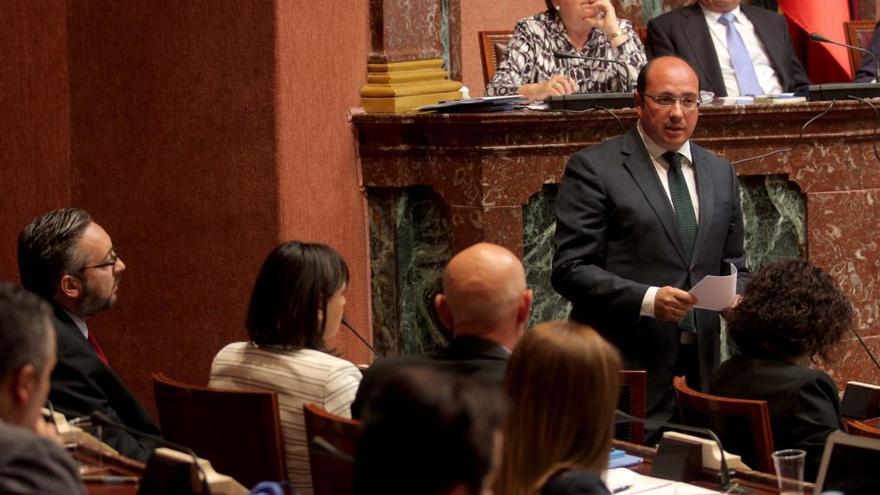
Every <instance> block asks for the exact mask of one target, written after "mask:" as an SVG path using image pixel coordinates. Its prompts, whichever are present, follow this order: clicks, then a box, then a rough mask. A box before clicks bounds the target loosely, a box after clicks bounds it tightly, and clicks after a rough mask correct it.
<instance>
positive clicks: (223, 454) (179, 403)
mask: <svg viewBox="0 0 880 495" xmlns="http://www.w3.org/2000/svg"><path fill="white" fill-rule="evenodd" d="M153 387H154V388H155V391H156V406H157V407H158V409H159V423H160V425H161V427H162V433H163V435H164V436H165V438H167V439H168V440H170V441H172V442H175V443H179V444H181V445H183V446H186V447H189V448H191V449H193V450H194V451H195V452H196V454H198V456H199V457H202V458H205V459H207V460H209V461H211V465H212V466H214V469H215V470H217V471H218V472H220V473H222V474H226V475H229V476H232V477H233V478H235V479H236V480H237V481H238V482H239V483H241V484H242V485H244V486H246V487H252V486H254V485H255V484H257V483H259V482H260V481H266V480H270V481H281V480H286V479H287V464H286V459H285V453H284V440H283V437H282V434H281V420H280V418H279V413H278V397H277V395H276V394H275V392H270V391H267V390H247V391H244V390H223V389H215V388H208V387H201V386H197V385H189V384H185V383H181V382H178V381H175V380H172V379H170V378H168V377H167V376H165V375H164V374H163V373H154V374H153Z"/></svg>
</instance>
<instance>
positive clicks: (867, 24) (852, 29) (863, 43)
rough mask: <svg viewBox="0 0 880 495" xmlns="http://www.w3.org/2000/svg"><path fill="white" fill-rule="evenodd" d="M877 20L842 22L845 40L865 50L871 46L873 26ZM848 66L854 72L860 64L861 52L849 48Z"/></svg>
mask: <svg viewBox="0 0 880 495" xmlns="http://www.w3.org/2000/svg"><path fill="white" fill-rule="evenodd" d="M876 24H877V21H846V22H844V23H843V27H844V30H845V31H846V42H847V43H848V44H850V45H855V46H858V47H862V48H864V49H866V50H868V49H870V48H871V40H872V39H873V38H874V26H875V25H876ZM849 66H850V67H852V71H853V74H855V73H856V72H857V71H858V70H859V68H860V67H861V66H862V52H860V51H857V50H849Z"/></svg>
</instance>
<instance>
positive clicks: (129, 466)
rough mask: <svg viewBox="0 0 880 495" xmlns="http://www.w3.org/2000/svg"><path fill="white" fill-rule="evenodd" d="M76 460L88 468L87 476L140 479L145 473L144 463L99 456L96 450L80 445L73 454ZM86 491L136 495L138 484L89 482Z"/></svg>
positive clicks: (108, 494) (96, 494)
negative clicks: (132, 477)
mask: <svg viewBox="0 0 880 495" xmlns="http://www.w3.org/2000/svg"><path fill="white" fill-rule="evenodd" d="M73 456H74V458H75V459H76V460H77V461H78V462H79V463H80V464H81V465H84V466H86V473H85V474H87V475H95V476H101V475H108V476H120V477H122V476H124V477H131V476H134V477H137V478H138V479H140V477H141V476H142V475H143V473H144V467H145V466H144V464H143V463H142V462H138V461H135V460H133V459H129V458H127V457H124V456H121V455H119V454H103V455H101V454H99V453H98V452H97V451H96V450H94V449H90V448H89V447H88V446H86V445H79V446H78V447H77V449H76V450H75V451H74V453H73ZM85 485H86V490H87V491H88V492H89V493H90V494H91V495H136V494H137V490H138V484H137V483H130V482H129V483H105V482H100V481H88V482H86V483H85Z"/></svg>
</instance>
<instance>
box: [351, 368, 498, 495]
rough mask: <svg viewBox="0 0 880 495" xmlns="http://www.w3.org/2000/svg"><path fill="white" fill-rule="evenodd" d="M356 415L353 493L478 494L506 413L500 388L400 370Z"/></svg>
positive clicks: (448, 375) (445, 374) (431, 370)
mask: <svg viewBox="0 0 880 495" xmlns="http://www.w3.org/2000/svg"><path fill="white" fill-rule="evenodd" d="M389 373H390V376H389V377H388V379H387V380H385V381H383V382H382V386H381V388H380V389H379V390H377V391H376V394H375V395H374V397H373V400H372V401H371V402H370V403H369V404H368V405H367V406H366V408H365V410H364V413H363V417H362V423H361V425H362V429H363V430H362V434H361V438H360V440H359V442H358V448H357V456H356V460H355V493H356V494H357V495H362V494H370V493H417V494H424V495H435V494H440V493H445V492H446V491H447V490H448V489H449V488H452V487H454V486H456V485H460V484H463V485H464V486H466V487H467V488H468V491H469V493H471V494H479V493H480V490H481V488H482V487H483V483H484V482H485V481H486V475H487V474H488V473H489V472H490V471H491V470H492V468H493V466H494V463H493V457H494V443H495V435H496V432H499V431H500V428H501V421H502V420H503V416H504V412H505V410H506V402H505V398H504V396H503V394H502V392H501V389H500V387H498V384H497V383H495V384H489V383H484V382H481V381H477V380H476V379H474V378H472V377H466V376H462V375H457V374H453V373H451V372H446V371H441V370H438V369H435V368H433V367H429V366H398V367H395V368H392V369H391V370H390V371H389Z"/></svg>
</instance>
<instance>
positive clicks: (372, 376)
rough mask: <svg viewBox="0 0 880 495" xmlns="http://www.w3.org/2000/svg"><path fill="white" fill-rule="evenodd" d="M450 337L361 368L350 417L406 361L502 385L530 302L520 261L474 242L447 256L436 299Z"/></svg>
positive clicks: (502, 250) (357, 413) (492, 246)
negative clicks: (427, 349) (435, 346)
mask: <svg viewBox="0 0 880 495" xmlns="http://www.w3.org/2000/svg"><path fill="white" fill-rule="evenodd" d="M434 303H435V304H434V305H435V307H436V309H437V313H438V315H439V316H440V319H441V320H442V322H443V324H444V325H446V328H449V329H451V330H452V341H451V342H450V343H449V345H448V346H447V347H446V348H445V349H442V350H440V351H439V352H436V353H431V354H421V355H415V356H398V357H394V358H388V359H382V360H380V361H377V362H376V363H374V364H373V365H372V366H371V367H370V368H369V369H367V370H366V371H364V378H363V380H361V385H360V387H359V388H358V392H357V397H355V400H354V402H353V403H352V405H351V412H352V417H354V418H359V417H361V414H362V413H363V411H364V407H365V405H366V404H368V403H369V402H370V401H371V397H373V396H374V395H375V394H376V393H378V391H379V389H380V388H381V387H382V385H384V383H385V382H386V381H387V380H388V379H389V377H391V376H393V375H394V372H393V370H396V369H398V368H400V367H401V366H404V365H416V366H419V365H424V366H430V367H432V368H438V369H440V370H443V371H449V372H451V373H454V374H457V375H464V376H469V377H474V378H476V379H480V380H482V381H485V382H489V383H495V384H498V385H500V384H501V382H502V381H503V380H504V371H505V369H506V367H507V359H508V358H509V357H510V352H511V351H512V350H513V347H514V346H515V345H516V343H517V342H519V339H520V337H522V335H523V332H524V331H525V325H526V322H527V321H528V319H529V311H530V309H531V305H532V291H531V290H530V289H528V288H526V275H525V270H524V269H523V266H522V263H521V262H520V260H519V258H517V257H516V256H515V255H514V254H513V253H511V252H510V251H508V250H507V249H505V248H503V247H501V246H498V245H495V244H489V243H485V242H483V243H479V244H474V245H473V246H470V247H468V248H466V249H463V250H462V251H461V252H459V253H458V254H456V255H455V256H453V257H452V259H451V260H449V263H448V264H447V265H446V269H445V270H444V271H443V293H442V294H438V295H437V296H436V298H435V300H434Z"/></svg>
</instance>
